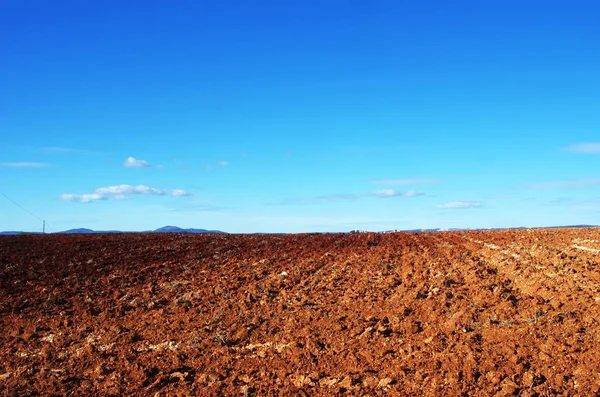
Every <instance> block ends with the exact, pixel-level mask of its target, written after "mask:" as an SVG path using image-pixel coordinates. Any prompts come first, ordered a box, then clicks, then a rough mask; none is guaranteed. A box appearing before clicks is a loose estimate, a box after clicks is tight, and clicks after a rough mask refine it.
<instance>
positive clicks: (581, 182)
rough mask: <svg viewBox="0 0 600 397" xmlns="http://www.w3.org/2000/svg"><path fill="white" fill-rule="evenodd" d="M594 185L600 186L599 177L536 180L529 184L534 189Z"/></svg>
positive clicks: (579, 187) (575, 187) (573, 187)
mask: <svg viewBox="0 0 600 397" xmlns="http://www.w3.org/2000/svg"><path fill="white" fill-rule="evenodd" d="M595 186H600V178H579V179H577V178H576V179H562V180H556V181H545V182H536V183H532V184H530V185H529V187H531V188H534V189H582V188H587V187H595Z"/></svg>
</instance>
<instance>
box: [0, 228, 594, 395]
mask: <svg viewBox="0 0 600 397" xmlns="http://www.w3.org/2000/svg"><path fill="white" fill-rule="evenodd" d="M599 265H600V229H591V228H589V229H536V230H530V229H522V230H510V231H467V232H435V233H390V234H373V233H365V234H362V233H360V234H325V235H322V234H297V235H187V234H105V235H30V236H2V237H0V395H2V396H28V395H76V396H82V395H114V396H117V395H138V396H153V395H154V396H187V395H197V396H205V395H229V396H291V395H295V396H309V395H324V396H337V395H361V396H365V395H369V396H384V395H394V396H405V395H406V396H409V395H413V396H417V395H424V396H441V395H447V396H459V395H461V396H462V395H469V396H493V395H498V396H557V395H561V396H562V395H564V396H567V395H597V394H598V393H599V391H600V371H599V370H598V369H599V368H600V354H598V347H599V346H600V334H599V331H600V323H599V318H600V266H599Z"/></svg>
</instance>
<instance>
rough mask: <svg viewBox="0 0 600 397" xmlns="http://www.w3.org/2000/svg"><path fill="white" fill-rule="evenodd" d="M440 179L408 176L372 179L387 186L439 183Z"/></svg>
mask: <svg viewBox="0 0 600 397" xmlns="http://www.w3.org/2000/svg"><path fill="white" fill-rule="evenodd" d="M439 182H440V180H439V179H434V178H407V179H377V180H374V181H371V183H373V184H375V185H385V186H407V185H428V184H432V183H439Z"/></svg>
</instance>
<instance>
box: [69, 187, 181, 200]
mask: <svg viewBox="0 0 600 397" xmlns="http://www.w3.org/2000/svg"><path fill="white" fill-rule="evenodd" d="M130 195H150V196H174V197H182V196H190V193H188V192H186V191H185V190H180V189H176V190H162V189H157V188H154V187H150V186H145V185H138V186H131V185H115V186H108V187H100V188H98V189H96V190H95V191H94V192H93V193H84V194H70V193H65V194H61V195H60V197H59V198H60V200H62V201H71V202H76V203H91V202H94V201H98V200H108V199H114V200H123V199H126V198H129V196H130Z"/></svg>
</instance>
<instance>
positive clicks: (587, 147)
mask: <svg viewBox="0 0 600 397" xmlns="http://www.w3.org/2000/svg"><path fill="white" fill-rule="evenodd" d="M565 150H566V151H567V152H574V153H585V154H600V142H584V143H577V144H575V145H571V146H567V147H566V148H565Z"/></svg>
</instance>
